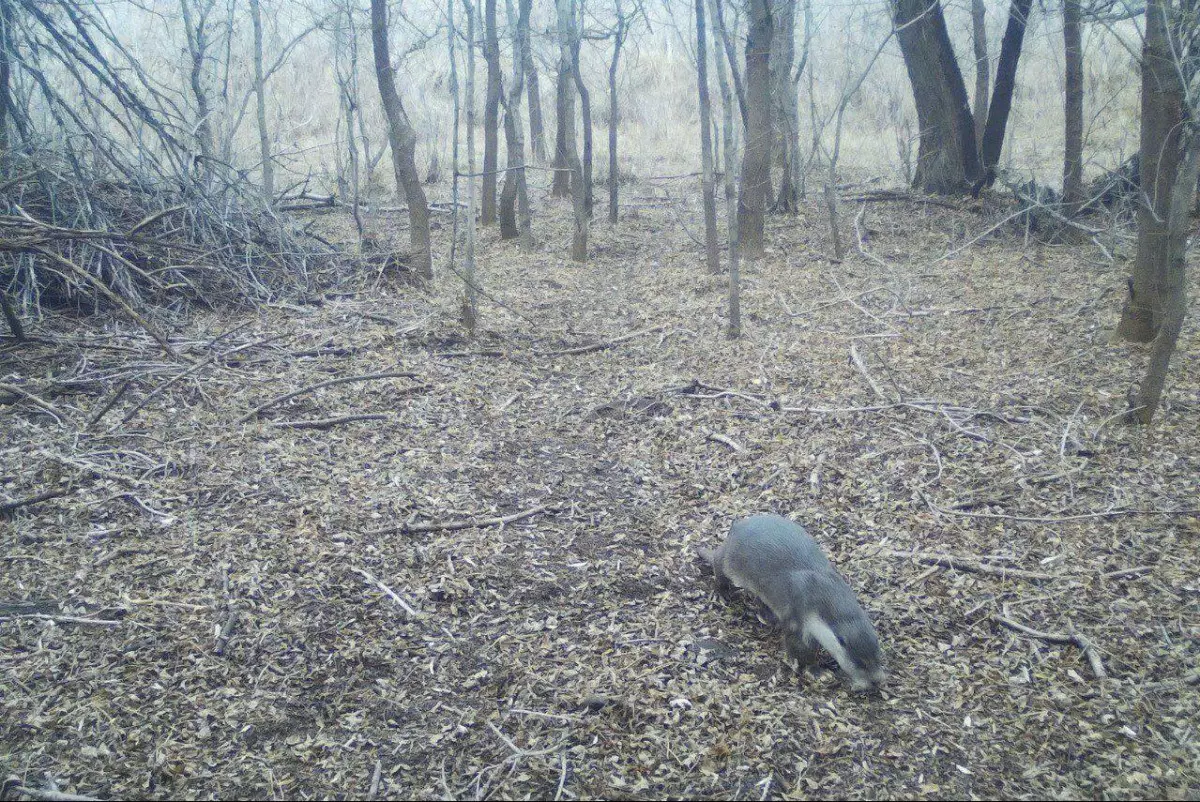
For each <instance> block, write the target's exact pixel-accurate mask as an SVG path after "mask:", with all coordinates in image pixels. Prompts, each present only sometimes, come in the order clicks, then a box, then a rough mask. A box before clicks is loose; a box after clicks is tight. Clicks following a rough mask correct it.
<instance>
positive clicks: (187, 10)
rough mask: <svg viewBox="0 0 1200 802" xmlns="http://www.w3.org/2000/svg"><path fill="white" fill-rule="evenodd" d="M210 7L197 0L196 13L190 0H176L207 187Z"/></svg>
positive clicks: (207, 0)
mask: <svg viewBox="0 0 1200 802" xmlns="http://www.w3.org/2000/svg"><path fill="white" fill-rule="evenodd" d="M212 7H213V2H212V0H200V7H199V15H198V16H194V15H193V14H192V6H191V2H190V0H179V8H180V11H181V12H182V15H183V29H184V33H185V34H186V38H187V47H188V57H189V65H188V83H189V85H190V86H191V90H192V99H193V100H194V101H195V103H196V125H195V130H196V144H197V145H198V147H199V148H200V161H201V162H203V163H202V164H201V165H200V175H201V180H202V181H203V184H204V186H206V187H207V186H208V184H209V182H210V180H211V179H212V171H213V168H214V166H215V164H216V162H215V160H214V159H215V153H216V140H215V139H214V135H213V126H212V108H211V106H210V104H209V99H208V87H207V86H206V85H205V69H204V62H205V60H206V59H207V58H208V46H209V41H208V15H209V13H210V12H211V11H212Z"/></svg>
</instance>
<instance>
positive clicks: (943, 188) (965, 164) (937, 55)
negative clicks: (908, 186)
mask: <svg viewBox="0 0 1200 802" xmlns="http://www.w3.org/2000/svg"><path fill="white" fill-rule="evenodd" d="M892 7H893V11H894V14H895V16H894V19H895V24H896V34H897V38H898V39H899V41H900V52H901V53H902V54H903V55H904V66H905V69H906V70H907V72H908V78H909V82H910V83H911V84H912V89H913V100H914V101H915V103H916V107H917V120H918V125H919V126H920V131H921V134H920V146H919V149H918V155H917V169H916V171H915V179H914V184H916V185H917V186H919V187H921V188H922V189H923V190H925V191H926V192H930V193H933V194H941V195H953V194H957V193H960V192H964V191H966V189H967V188H968V187H970V186H971V185H972V184H973V183H974V182H975V181H976V180H978V178H979V176H980V166H979V149H978V148H977V147H976V144H975V123H974V119H973V118H972V116H971V107H970V102H969V100H968V98H967V88H966V85H965V84H964V83H963V78H962V71H961V70H959V68H958V61H957V59H956V58H955V55H954V48H953V46H951V44H950V34H949V32H948V31H947V30H946V18H945V16H943V14H942V6H941V2H940V0H892Z"/></svg>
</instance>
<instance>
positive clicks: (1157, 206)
mask: <svg viewBox="0 0 1200 802" xmlns="http://www.w3.org/2000/svg"><path fill="white" fill-rule="evenodd" d="M1169 2H1170V0H1150V1H1149V2H1148V3H1147V6H1146V34H1145V39H1144V41H1143V44H1142V122H1141V146H1140V150H1141V165H1140V171H1139V172H1140V175H1141V192H1140V193H1139V198H1140V200H1141V203H1140V204H1139V206H1138V215H1137V228H1138V236H1137V255H1136V257H1135V259H1134V263H1133V277H1132V278H1131V280H1130V281H1129V283H1128V287H1129V295H1128V297H1127V298H1126V300H1125V306H1124V308H1123V309H1122V310H1121V321H1120V323H1118V324H1117V335H1118V336H1120V337H1122V338H1124V339H1126V340H1130V341H1132V342H1140V343H1146V342H1150V341H1151V340H1153V339H1154V338H1155V337H1156V336H1157V335H1158V334H1159V329H1160V328H1161V327H1162V324H1163V316H1164V311H1165V310H1166V308H1167V297H1168V295H1169V289H1168V287H1167V277H1166V273H1167V269H1168V266H1169V265H1170V264H1171V230H1170V225H1169V221H1170V214H1171V198H1172V190H1173V187H1174V184H1175V180H1176V177H1177V176H1178V175H1179V165H1180V132H1181V129H1182V127H1183V122H1184V119H1185V118H1186V116H1187V115H1186V112H1185V109H1184V98H1185V93H1184V87H1183V85H1182V83H1181V80H1180V74H1179V67H1178V66H1177V65H1176V63H1175V59H1174V58H1173V53H1172V46H1171V44H1172V43H1171V37H1170V32H1169V30H1168V27H1167V18H1166V15H1167V13H1168V7H1169ZM1193 186H1194V184H1193Z"/></svg>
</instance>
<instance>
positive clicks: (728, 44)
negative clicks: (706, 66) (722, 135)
mask: <svg viewBox="0 0 1200 802" xmlns="http://www.w3.org/2000/svg"><path fill="white" fill-rule="evenodd" d="M716 4H717V5H716V17H717V21H716V24H715V25H714V26H713V27H714V28H715V30H714V31H713V36H717V35H718V34H719V35H720V37H721V44H722V45H723V46H724V48H725V57H726V58H727V59H728V60H729V61H728V63H729V74H730V75H731V76H733V89H734V93H735V94H736V95H737V100H738V113H739V114H740V115H741V117H742V126H743V127H749V126H750V112H749V110H748V109H747V107H746V89H745V87H744V86H742V74H741V73H740V72H739V71H738V56H737V50H736V49H735V48H734V46H733V39H734V36H733V34H732V33H730V30H729V26H728V25H726V24H725V9H724V7H723V5H722V0H716ZM734 33H736V31H735V32H734Z"/></svg>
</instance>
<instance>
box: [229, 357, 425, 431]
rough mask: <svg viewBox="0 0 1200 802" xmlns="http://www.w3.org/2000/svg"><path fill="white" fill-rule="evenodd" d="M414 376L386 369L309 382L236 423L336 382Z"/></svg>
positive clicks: (274, 399) (257, 408)
mask: <svg viewBox="0 0 1200 802" xmlns="http://www.w3.org/2000/svg"><path fill="white" fill-rule="evenodd" d="M415 378H416V374H415V373H409V372H407V371H386V372H384V373H364V374H362V375H360V376H343V377H341V378H339V379H330V380H329V381H324V382H320V383H318V384H310V385H308V386H307V387H301V388H300V389H299V390H293V391H292V392H290V393H287V394H285V395H281V396H279V397H277V398H272V399H271V400H270V401H268V402H267V403H265V404H262V405H260V406H258V407H255V408H254V409H252V410H250V411H249V412H247V413H246V414H245V415H243V416H242V417H240V418H238V419H237V425H239V426H240V425H241V424H243V423H248V422H250V421H252V420H254V419H255V418H257V417H258V416H259V415H261V414H262V413H263V412H264V411H265V410H268V409H270V408H271V407H274V406H278V405H279V404H282V403H283V402H285V401H291V400H292V399H293V398H295V397H296V396H300V395H304V394H305V393H311V392H313V391H315V390H321V389H324V388H326V387H333V386H334V385H338V384H351V383H354V382H365V381H374V380H376V379H415ZM428 386H429V385H427V384H419V385H417V386H416V387H409V388H408V389H407V390H405V391H404V392H406V393H412V392H417V391H418V390H424V389H426V388H427V387H428Z"/></svg>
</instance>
